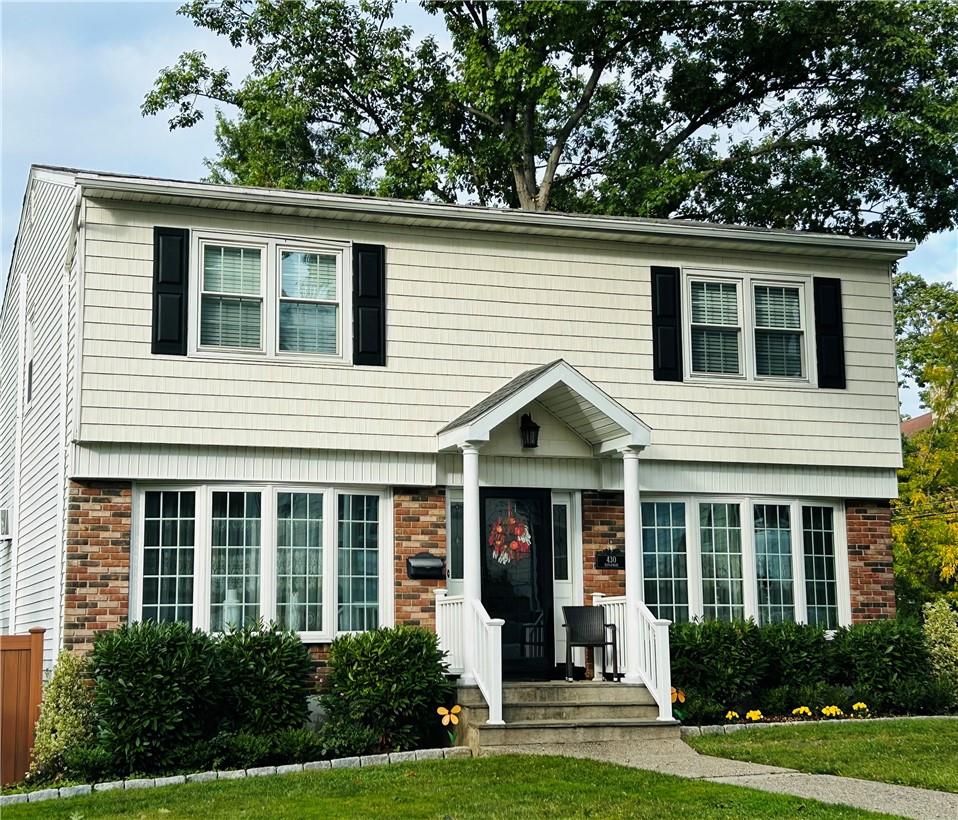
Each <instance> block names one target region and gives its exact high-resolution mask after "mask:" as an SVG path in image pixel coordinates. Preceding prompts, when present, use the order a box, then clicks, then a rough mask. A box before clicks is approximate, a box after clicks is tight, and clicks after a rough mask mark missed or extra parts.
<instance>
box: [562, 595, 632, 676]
mask: <svg viewBox="0 0 958 820" xmlns="http://www.w3.org/2000/svg"><path fill="white" fill-rule="evenodd" d="M562 616H563V617H564V618H565V623H564V624H563V626H564V627H565V635H566V641H565V678H566V680H572V648H573V647H574V646H584V647H592V648H595V647H598V646H601V647H602V650H603V652H602V677H603V678H604V677H605V676H606V674H607V668H606V660H607V659H608V656H609V653H608V652H607V651H605V650H606V649H607V647H610V646H611V647H612V680H619V678H620V677H621V675H620V674H619V652H618V649H617V648H616V642H615V624H607V623H606V622H605V611H604V610H603V608H602V607H601V606H564V607H562Z"/></svg>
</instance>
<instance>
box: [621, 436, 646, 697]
mask: <svg viewBox="0 0 958 820" xmlns="http://www.w3.org/2000/svg"><path fill="white" fill-rule="evenodd" d="M640 449H641V448H637V447H627V448H626V449H624V450H623V451H622V483H623V486H624V488H625V606H626V612H625V636H626V640H627V641H628V646H627V649H626V652H625V655H626V667H625V681H626V682H627V683H641V680H642V679H641V676H640V675H639V651H640V648H639V601H640V600H642V589H641V586H642V541H641V533H640V532H639V521H640V519H639V515H640V508H639V504H640V500H639V451H640Z"/></svg>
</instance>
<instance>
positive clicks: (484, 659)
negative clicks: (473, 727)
mask: <svg viewBox="0 0 958 820" xmlns="http://www.w3.org/2000/svg"><path fill="white" fill-rule="evenodd" d="M435 595H436V634H437V635H438V636H439V648H440V649H442V650H443V651H444V652H445V653H446V660H447V662H448V663H449V671H450V672H452V673H453V674H459V675H462V674H465V673H467V672H469V671H471V673H472V677H473V678H474V679H475V681H476V683H477V684H478V686H479V691H481V692H482V696H483V697H484V698H485V700H486V704H487V705H488V706H489V720H488V721H487V722H488V723H496V724H499V723H502V722H503V720H502V626H503V624H504V623H505V621H503V620H502V619H501V618H490V617H489V613H488V612H486V609H485V607H484V606H483V605H482V604H481V603H480V602H479V601H475V602H474V605H473V607H472V611H471V612H470V611H468V609H467V607H466V606H465V602H464V599H463V596H462V595H448V594H447V593H446V590H444V589H437V590H436V592H435ZM463 641H471V642H472V647H473V654H474V656H475V668H474V669H472V670H467V669H466V668H465V661H464V654H463V651H462V648H463Z"/></svg>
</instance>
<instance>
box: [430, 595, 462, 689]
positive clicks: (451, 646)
mask: <svg viewBox="0 0 958 820" xmlns="http://www.w3.org/2000/svg"><path fill="white" fill-rule="evenodd" d="M462 604H463V597H462V596H461V595H448V594H447V593H446V590H444V589H437V590H436V635H438V636H439V648H440V649H441V650H442V651H443V652H445V653H446V662H447V663H448V664H449V671H450V672H451V673H452V674H454V675H461V674H462V673H463V672H465V669H466V667H465V664H464V663H463V654H462V639H463V635H464V634H465V630H464V629H463V628H462V621H463V605H462Z"/></svg>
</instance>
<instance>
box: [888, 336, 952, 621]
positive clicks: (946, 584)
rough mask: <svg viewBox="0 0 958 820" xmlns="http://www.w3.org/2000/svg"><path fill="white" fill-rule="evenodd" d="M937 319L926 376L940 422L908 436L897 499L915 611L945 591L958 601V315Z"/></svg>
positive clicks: (903, 562)
mask: <svg viewBox="0 0 958 820" xmlns="http://www.w3.org/2000/svg"><path fill="white" fill-rule="evenodd" d="M932 325H933V326H932V329H931V331H930V333H929V334H928V336H927V339H925V340H924V342H923V348H922V349H923V350H924V349H927V352H924V353H921V354H919V355H921V356H922V364H921V366H920V368H919V371H918V380H919V383H920V384H923V385H924V388H923V390H922V394H923V396H924V401H925V404H926V405H927V407H928V408H929V409H930V410H931V411H932V413H933V414H934V423H933V424H932V426H931V427H930V428H928V429H927V430H922V431H921V432H919V433H916V434H914V435H912V436H911V437H909V438H906V439H904V441H903V452H904V467H903V468H902V470H901V471H900V472H899V474H898V499H897V500H896V501H894V502H893V505H894V518H893V520H892V536H893V538H894V559H895V582H896V585H897V587H898V599H899V606H900V607H901V608H903V609H905V610H906V611H910V612H916V611H917V610H918V608H919V607H920V606H921V604H923V603H924V602H926V601H930V600H934V599H935V598H939V597H943V598H946V599H947V600H950V601H952V602H953V603H958V321H953V320H950V319H944V320H936V321H934V322H933V323H932Z"/></svg>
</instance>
